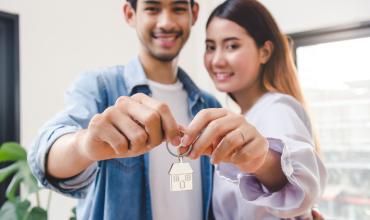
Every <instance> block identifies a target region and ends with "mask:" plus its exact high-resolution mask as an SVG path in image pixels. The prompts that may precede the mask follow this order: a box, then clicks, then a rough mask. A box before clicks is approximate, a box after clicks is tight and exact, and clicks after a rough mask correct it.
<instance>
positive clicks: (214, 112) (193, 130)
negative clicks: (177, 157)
mask: <svg viewBox="0 0 370 220" xmlns="http://www.w3.org/2000/svg"><path fill="white" fill-rule="evenodd" d="M226 115H227V110H226V109H223V108H213V109H212V108H209V109H203V110H201V111H200V112H198V114H197V115H196V116H195V117H194V118H193V120H192V121H191V123H190V124H189V126H188V127H187V128H186V129H185V131H184V134H185V135H184V137H183V138H182V140H181V144H182V145H184V146H188V145H190V144H191V143H193V142H194V141H195V140H196V138H197V137H198V136H199V134H200V133H201V132H202V131H203V130H204V129H205V128H206V127H207V125H208V124H209V123H210V122H211V121H213V120H215V119H218V118H220V117H224V116H226Z"/></svg>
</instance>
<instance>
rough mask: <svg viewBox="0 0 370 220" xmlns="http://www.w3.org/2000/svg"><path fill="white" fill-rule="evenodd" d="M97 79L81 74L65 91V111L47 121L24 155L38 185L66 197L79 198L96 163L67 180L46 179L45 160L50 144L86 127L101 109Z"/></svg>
mask: <svg viewBox="0 0 370 220" xmlns="http://www.w3.org/2000/svg"><path fill="white" fill-rule="evenodd" d="M100 86H101V83H99V78H98V76H97V75H95V74H82V75H81V76H80V78H79V79H78V80H77V81H76V82H75V83H74V84H73V85H72V86H71V87H70V88H69V90H67V92H66V95H65V109H64V110H63V111H62V112H60V113H58V114H57V115H56V116H55V117H54V118H52V119H51V120H50V121H48V122H47V123H46V124H45V125H44V126H43V127H42V128H41V129H40V130H39V133H38V135H37V136H36V138H35V140H34V141H33V143H32V145H31V147H30V151H29V153H28V163H29V165H30V169H31V171H32V173H33V175H34V176H35V177H36V179H37V180H38V182H39V184H40V185H41V186H44V187H46V188H49V189H52V190H54V191H57V192H60V193H63V194H64V195H66V196H71V197H76V198H83V197H84V196H85V195H86V193H87V188H88V187H89V185H90V184H91V183H92V182H93V181H94V179H95V176H96V172H97V170H98V169H97V164H96V163H94V164H93V165H91V166H90V167H89V168H87V169H86V170H84V171H83V172H81V173H80V174H78V175H76V176H74V177H71V178H68V179H55V178H52V177H50V176H47V173H46V168H45V167H46V163H47V161H46V159H47V156H48V153H49V151H50V148H51V146H52V145H53V144H54V142H55V141H56V140H57V139H58V138H60V137H61V136H63V135H66V134H69V133H75V132H77V131H78V130H80V129H84V128H86V127H87V126H88V123H89V121H90V119H91V118H92V117H93V116H94V115H95V114H97V113H99V110H98V109H100V108H101V103H102V98H101V96H102V95H101V94H100V91H102V90H103V89H101V88H99V87H100Z"/></svg>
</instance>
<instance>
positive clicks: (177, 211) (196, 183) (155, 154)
mask: <svg viewBox="0 0 370 220" xmlns="http://www.w3.org/2000/svg"><path fill="white" fill-rule="evenodd" d="M148 84H149V88H150V90H151V91H152V97H153V98H154V99H156V100H159V101H163V102H166V103H167V104H168V105H169V108H170V110H171V112H172V114H173V116H174V117H175V119H176V121H177V122H178V123H179V124H181V125H184V126H187V125H188V124H189V123H190V121H191V117H190V115H189V107H188V102H187V94H186V91H185V90H184V89H183V85H182V83H181V82H179V81H177V82H176V83H175V84H160V83H157V82H154V81H150V80H148ZM170 147H171V145H170ZM175 152H176V150H175ZM174 162H178V159H177V158H176V157H174V156H172V155H170V154H169V153H168V151H167V149H166V145H165V142H163V143H162V144H161V145H160V146H158V147H156V148H154V149H153V150H152V151H150V152H149V183H150V195H151V204H152V214H153V220H167V219H168V220H172V219H177V220H189V219H192V220H201V219H202V182H201V169H200V160H199V159H198V160H189V159H188V158H184V160H183V162H187V163H189V164H190V166H191V168H192V169H193V171H194V173H193V190H191V191H180V192H171V191H170V177H169V174H168V171H169V169H170V167H171V165H172V163H174Z"/></svg>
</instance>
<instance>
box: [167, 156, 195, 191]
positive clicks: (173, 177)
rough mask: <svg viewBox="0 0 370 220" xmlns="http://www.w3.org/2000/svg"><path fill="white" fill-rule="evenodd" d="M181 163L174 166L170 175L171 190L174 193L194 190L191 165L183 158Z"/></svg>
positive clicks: (180, 160)
mask: <svg viewBox="0 0 370 220" xmlns="http://www.w3.org/2000/svg"><path fill="white" fill-rule="evenodd" d="M178 158H179V162H175V163H173V164H172V166H171V168H170V170H169V171H168V174H169V175H170V190H171V191H172V192H176V191H185V190H192V189H193V169H192V168H191V166H190V164H189V163H184V162H183V161H182V157H178Z"/></svg>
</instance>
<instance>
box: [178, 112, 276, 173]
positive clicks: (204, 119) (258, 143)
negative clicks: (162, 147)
mask: <svg viewBox="0 0 370 220" xmlns="http://www.w3.org/2000/svg"><path fill="white" fill-rule="evenodd" d="M184 134H185V136H184V137H183V139H182V145H183V146H189V145H190V144H192V143H193V149H192V151H191V153H190V155H189V157H190V158H192V159H196V158H198V157H199V156H201V155H210V156H211V159H212V162H213V163H214V164H218V163H220V162H225V163H232V164H234V165H236V166H237V167H239V169H240V170H241V171H243V172H248V173H255V172H256V171H257V170H258V169H259V168H260V167H262V165H263V164H264V162H265V160H266V157H267V155H268V151H269V150H268V142H267V140H266V139H265V138H264V137H263V136H262V135H261V134H260V133H259V132H258V131H257V130H256V128H255V127H253V126H252V125H251V124H249V123H248V122H247V121H246V120H245V118H244V116H243V115H240V114H235V113H232V112H230V111H227V110H226V109H223V108H213V109H204V110H202V111H200V112H199V113H198V114H197V115H196V116H195V117H194V119H193V120H192V122H191V123H190V125H189V126H188V127H187V128H185V131H184Z"/></svg>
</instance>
